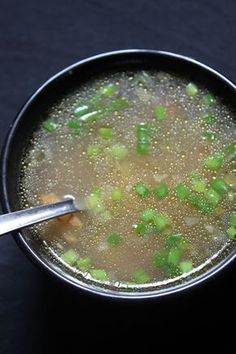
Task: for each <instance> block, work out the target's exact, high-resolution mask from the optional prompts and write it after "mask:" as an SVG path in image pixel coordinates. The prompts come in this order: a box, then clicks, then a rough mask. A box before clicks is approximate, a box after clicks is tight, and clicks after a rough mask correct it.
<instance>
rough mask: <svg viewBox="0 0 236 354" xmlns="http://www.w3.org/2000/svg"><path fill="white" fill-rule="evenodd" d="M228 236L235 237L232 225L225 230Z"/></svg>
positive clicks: (235, 229)
mask: <svg viewBox="0 0 236 354" xmlns="http://www.w3.org/2000/svg"><path fill="white" fill-rule="evenodd" d="M226 233H227V235H228V236H229V238H231V239H234V238H236V228H235V227H234V226H230V227H229V228H228V230H227V231H226Z"/></svg>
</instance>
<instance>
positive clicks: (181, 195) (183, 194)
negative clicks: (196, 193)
mask: <svg viewBox="0 0 236 354" xmlns="http://www.w3.org/2000/svg"><path fill="white" fill-rule="evenodd" d="M190 192H191V191H190V189H189V188H188V187H186V186H185V185H184V184H183V183H180V184H178V185H177V186H176V187H175V193H176V197H177V199H179V200H180V201H183V200H186V199H187V198H188V196H189V194H190Z"/></svg>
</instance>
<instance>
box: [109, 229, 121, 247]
mask: <svg viewBox="0 0 236 354" xmlns="http://www.w3.org/2000/svg"><path fill="white" fill-rule="evenodd" d="M121 241H122V240H121V236H120V235H119V234H117V233H116V232H113V233H112V234H110V235H109V236H108V237H107V243H108V245H109V246H118V245H119V244H120V243H121Z"/></svg>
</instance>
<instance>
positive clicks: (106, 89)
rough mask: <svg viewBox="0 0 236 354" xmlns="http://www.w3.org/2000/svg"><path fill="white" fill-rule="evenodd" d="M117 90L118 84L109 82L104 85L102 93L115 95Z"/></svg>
mask: <svg viewBox="0 0 236 354" xmlns="http://www.w3.org/2000/svg"><path fill="white" fill-rule="evenodd" d="M116 92H117V86H116V85H115V84H108V85H107V86H104V87H102V89H101V95H103V96H108V97H110V96H113V95H114V94H115V93H116Z"/></svg>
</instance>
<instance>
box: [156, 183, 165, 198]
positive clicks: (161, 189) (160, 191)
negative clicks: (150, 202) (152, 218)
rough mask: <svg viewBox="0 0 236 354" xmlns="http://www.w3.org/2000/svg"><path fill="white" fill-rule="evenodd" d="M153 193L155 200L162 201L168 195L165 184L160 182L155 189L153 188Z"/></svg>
mask: <svg viewBox="0 0 236 354" xmlns="http://www.w3.org/2000/svg"><path fill="white" fill-rule="evenodd" d="M153 193H154V195H155V197H156V198H157V199H163V198H165V197H166V196H167V195H168V187H167V184H166V183H164V182H162V183H159V184H158V185H157V186H156V187H155V188H153Z"/></svg>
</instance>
